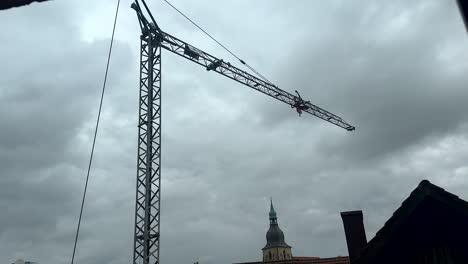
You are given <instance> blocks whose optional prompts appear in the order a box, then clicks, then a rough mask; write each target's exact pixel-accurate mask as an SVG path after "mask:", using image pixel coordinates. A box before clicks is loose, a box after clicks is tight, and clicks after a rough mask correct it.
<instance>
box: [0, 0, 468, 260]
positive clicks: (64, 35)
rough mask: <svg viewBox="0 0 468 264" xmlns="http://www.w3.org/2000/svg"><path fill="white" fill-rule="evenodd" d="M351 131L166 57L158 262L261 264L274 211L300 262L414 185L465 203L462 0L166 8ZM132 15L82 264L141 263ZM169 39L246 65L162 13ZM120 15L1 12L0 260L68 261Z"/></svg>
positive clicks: (109, 99)
mask: <svg viewBox="0 0 468 264" xmlns="http://www.w3.org/2000/svg"><path fill="white" fill-rule="evenodd" d="M172 2H173V4H174V5H176V6H177V7H179V8H180V9H182V10H183V11H184V12H186V13H187V15H189V16H190V17H191V18H192V19H194V20H195V21H197V22H198V23H199V24H200V25H201V26H203V27H204V28H205V29H206V30H207V31H208V32H210V33H211V34H213V35H214V36H215V37H216V38H218V39H219V40H220V41H221V42H222V43H223V44H225V45H226V46H228V47H229V48H230V49H232V50H233V51H234V52H235V53H236V54H238V55H239V56H240V57H242V58H243V59H244V60H245V61H247V62H248V63H249V64H250V65H252V66H253V67H255V68H256V69H257V70H258V71H260V72H261V73H262V74H264V75H266V76H267V77H268V78H269V79H270V80H272V81H273V82H274V83H276V84H277V85H278V86H279V87H281V88H283V89H285V90H287V91H290V92H293V91H294V90H296V89H297V90H299V91H300V92H301V93H302V96H303V97H304V98H305V99H308V100H311V102H312V103H314V104H316V105H318V106H321V107H323V108H325V109H327V110H328V111H331V112H333V113H335V114H337V115H339V116H341V117H343V118H344V119H345V120H346V121H348V122H349V123H351V124H352V125H355V126H356V131H354V132H347V131H345V130H344V129H341V128H339V127H336V126H333V125H331V124H329V123H327V122H325V121H322V120H320V119H318V118H315V117H313V116H310V115H306V114H304V115H302V117H300V118H299V117H298V116H297V114H296V113H295V111H294V110H292V109H291V108H290V107H289V106H287V105H285V104H283V103H281V102H278V101H275V100H273V99H271V98H269V97H266V96H265V95H263V94H261V93H258V92H256V91H254V90H251V89H249V88H247V87H244V86H242V85H241V84H238V83H236V82H233V81H232V80H230V79H227V78H225V77H223V76H220V75H217V74H214V73H211V72H206V70H205V69H203V68H202V67H200V66H198V65H195V64H193V63H191V62H189V61H185V60H184V59H182V58H180V57H177V56H176V55H173V54H170V53H168V52H165V53H164V54H163V56H164V58H163V75H162V76H163V97H164V98H163V108H164V109H163V121H162V122H163V155H162V157H163V161H162V162H163V163H162V164H163V169H162V197H163V198H162V209H161V212H162V216H161V262H162V263H165V264H166V263H167V264H179V263H193V262H195V261H199V262H200V263H203V264H215V263H216V264H217V263H233V262H244V261H257V260H261V248H262V247H263V246H264V245H265V243H266V240H265V233H266V231H267V229H268V209H269V201H268V200H269V197H270V196H272V197H273V200H274V204H275V207H276V210H277V213H278V217H279V219H278V222H279V225H280V227H281V228H282V230H283V231H284V233H285V237H286V242H287V243H288V244H289V245H291V246H292V247H293V249H292V250H293V255H296V256H319V257H333V256H338V255H347V248H346V241H345V236H344V231H343V224H342V222H341V218H340V214H339V213H340V212H341V211H348V210H356V209H362V210H363V211H364V223H365V227H366V232H367V237H368V239H370V238H372V237H373V236H374V234H375V232H376V231H377V230H378V229H380V228H381V227H382V225H383V224H384V222H385V221H386V220H387V219H388V218H389V217H390V216H391V215H392V213H393V211H394V210H395V209H396V208H398V207H399V206H400V204H401V202H402V201H403V200H404V199H405V198H406V197H407V196H408V195H409V193H410V192H411V191H412V190H413V189H414V188H415V187H416V186H417V184H418V183H419V182H420V181H421V180H422V179H428V180H430V181H431V182H433V183H435V184H437V185H439V186H441V187H443V188H445V189H446V190H448V191H450V192H452V193H455V194H457V195H458V196H460V197H461V198H462V199H465V200H468V181H467V180H466V179H467V174H468V165H467V163H466V161H467V160H468V137H467V134H466V130H467V129H468V115H467V114H466V113H467V112H468V103H467V98H468V89H467V87H466V86H467V83H468V74H467V72H468V37H467V35H466V30H465V29H464V27H463V23H462V20H461V17H460V15H459V11H458V10H457V6H456V2H455V1H443V0H437V1H436V0H431V1H430V0H424V1H411V3H409V1H390V2H388V1H370V0H369V1H307V0H302V1H286V0H284V1H272V0H256V1H251V0H240V1H228V0H223V1H219V0H218V1H214V0H211V1H208V0H198V1H187V0H185V1H184V0H173V1H172ZM130 3H131V1H130V0H122V2H121V9H120V15H119V20H118V24H117V30H116V41H115V43H114V50H113V55H112V59H111V65H110V73H109V79H108V86H107V92H106V97H105V100H104V106H103V116H102V119H101V121H102V122H101V127H100V130H99V134H98V139H97V145H96V152H95V160H94V165H93V168H92V173H91V178H90V183H89V189H88V196H87V203H86V205H85V210H84V215H83V222H82V226H81V233H80V239H79V243H78V251H77V259H76V263H80V264H98V263H109V264H124V263H125V264H128V263H131V258H132V251H133V228H134V223H133V221H134V207H135V205H134V203H135V182H136V180H135V179H136V152H137V148H136V144H137V117H138V77H139V34H140V33H139V26H138V23H137V19H136V16H135V14H134V12H133V10H132V9H130ZM148 3H149V5H150V7H151V9H152V10H153V14H154V15H155V17H156V19H157V21H158V23H159V25H160V27H161V28H162V29H163V30H165V31H167V32H169V33H171V34H173V35H175V36H177V37H179V38H181V39H183V40H185V41H187V42H189V43H192V44H193V45H195V46H197V47H199V48H201V49H203V50H204V51H206V52H209V53H211V54H213V55H216V56H218V57H220V58H223V59H224V60H225V61H226V60H227V61H231V62H232V63H233V64H235V65H239V63H238V62H237V61H235V59H233V58H232V56H230V55H229V54H228V53H226V52H225V51H224V50H222V49H221V48H219V47H218V46H217V45H216V44H215V43H214V42H213V41H211V40H210V39H209V38H207V37H206V36H204V35H203V34H202V33H201V32H200V31H199V30H198V29H196V28H195V27H194V26H193V25H191V24H189V23H188V22H187V21H186V20H185V19H184V18H183V17H181V16H180V15H179V14H177V13H176V12H175V11H174V10H172V9H171V8H170V7H169V6H168V5H166V4H165V3H164V2H163V1H161V0H151V1H148ZM115 4H116V1H115V0H112V1H111V0H100V1H94V0H68V1H58V0H55V1H52V2H49V3H43V4H33V5H30V6H27V7H23V8H18V9H11V10H6V11H2V12H0V25H1V27H0V28H1V31H0V48H1V49H0V72H1V74H0V124H1V130H0V211H1V212H0V226H1V228H0V245H1V246H0V260H1V262H2V263H11V262H13V261H14V260H15V259H17V258H24V259H26V260H30V261H37V262H39V263H40V264H61V263H69V261H70V258H71V254H72V249H73V240H74V235H75V230H76V224H77V220H78V215H79V206H80V202H81V195H82V190H83V187H84V181H85V176H86V168H87V162H88V159H89V153H90V148H91V141H92V134H93V126H94V121H95V118H96V114H97V110H98V103H99V95H100V89H101V86H102V81H103V75H104V70H105V63H106V59H107V58H106V56H107V49H108V45H109V41H110V36H111V29H112V23H113V16H114V12H115Z"/></svg>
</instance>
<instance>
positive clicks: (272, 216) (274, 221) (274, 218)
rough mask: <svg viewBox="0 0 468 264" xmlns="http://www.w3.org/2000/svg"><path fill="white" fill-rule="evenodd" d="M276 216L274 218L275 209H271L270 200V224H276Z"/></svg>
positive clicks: (271, 200) (271, 199) (271, 201)
mask: <svg viewBox="0 0 468 264" xmlns="http://www.w3.org/2000/svg"><path fill="white" fill-rule="evenodd" d="M277 219H278V218H277V216H276V211H275V208H274V207H273V198H270V224H276V223H277V222H276V220H277Z"/></svg>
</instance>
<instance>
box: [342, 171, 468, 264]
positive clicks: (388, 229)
mask: <svg viewBox="0 0 468 264" xmlns="http://www.w3.org/2000/svg"><path fill="white" fill-rule="evenodd" d="M341 215H342V218H343V225H344V229H345V236H346V241H347V244H348V252H349V255H350V257H351V264H377V263H378V264H390V263H391V264H395V263H399V264H410V263H411V264H418V263H421V264H439V263H443V264H466V263H468V202H466V201H464V200H461V199H459V198H458V196H456V195H453V194H451V193H449V192H447V191H445V190H444V189H442V188H440V187H438V186H436V185H433V184H431V183H430V182H429V181H427V180H423V181H421V183H420V184H419V185H418V187H417V188H416V189H415V190H414V191H413V192H412V193H411V195H410V196H409V197H408V198H407V199H406V200H405V201H403V203H402V204H401V206H400V208H398V209H397V210H396V211H395V212H394V213H393V215H392V217H390V219H388V221H387V222H386V223H385V225H384V226H383V227H382V228H381V229H380V230H379V231H378V232H377V234H376V235H375V237H374V238H372V239H371V240H370V241H369V243H367V242H366V238H365V233H364V225H363V222H362V212H361V211H353V212H344V213H341Z"/></svg>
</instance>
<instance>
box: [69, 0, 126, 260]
mask: <svg viewBox="0 0 468 264" xmlns="http://www.w3.org/2000/svg"><path fill="white" fill-rule="evenodd" d="M119 6H120V0H117V8H116V10H115V19H114V26H113V28H112V37H111V42H110V46H109V54H108V55H107V65H106V72H105V74H104V82H103V85H102V92H101V101H100V103H99V110H98V115H97V120H96V127H95V129H94V137H93V145H92V147H91V155H90V157H89V164H88V172H87V174H86V183H85V187H84V191H83V199H82V201H81V209H80V217H79V218H78V227H77V229H76V236H75V243H74V245H73V254H72V258H71V264H73V262H74V260H75V253H76V244H77V243H78V234H79V233H80V225H81V217H82V215H83V208H84V203H85V198H86V190H87V189H88V181H89V174H90V171H91V165H92V163H93V155H94V147H95V145H96V137H97V132H98V128H99V121H100V119H101V110H102V102H103V100H104V91H105V90H106V83H107V73H108V72H109V62H110V58H111V54H112V44H113V43H114V34H115V26H116V24H117V17H118V14H119Z"/></svg>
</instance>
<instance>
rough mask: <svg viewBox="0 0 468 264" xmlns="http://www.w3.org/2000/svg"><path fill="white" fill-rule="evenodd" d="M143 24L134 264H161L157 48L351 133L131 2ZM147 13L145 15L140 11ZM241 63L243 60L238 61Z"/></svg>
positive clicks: (332, 117) (340, 122)
mask: <svg viewBox="0 0 468 264" xmlns="http://www.w3.org/2000/svg"><path fill="white" fill-rule="evenodd" d="M131 8H132V9H134V10H135V11H136V15H137V17H138V22H139V25H140V28H141V36H140V95H139V119H138V158H137V159H138V162H137V186H136V189H137V190H136V207H135V233H134V251H133V263H134V264H150V263H155V264H159V263H160V261H159V245H160V244H159V242H160V221H159V220H160V205H161V189H160V186H161V51H162V49H165V50H167V51H170V52H172V53H174V54H177V55H179V56H181V57H183V58H185V59H187V60H189V61H191V62H194V63H196V64H198V65H200V66H203V67H205V68H206V70H207V71H213V72H216V73H218V74H221V75H223V76H226V77H228V78H229V79H232V80H234V81H237V82H239V83H241V84H243V85H245V86H248V87H250V88H252V89H254V90H257V91H259V92H261V93H264V94H266V95H268V96H270V97H273V98H275V99H277V100H279V101H281V102H283V103H286V104H288V105H290V106H291V107H292V108H295V109H296V111H297V112H298V113H299V114H301V113H303V112H305V113H309V114H311V115H314V116H316V117H318V118H321V119H323V120H325V121H327V122H329V123H332V124H334V125H336V126H338V127H341V128H344V129H346V130H348V131H353V130H354V129H355V128H354V126H352V125H350V124H348V123H346V122H345V121H344V120H343V119H342V118H341V117H339V116H337V115H334V114H332V113H330V112H328V111H326V110H324V109H322V108H320V107H318V106H316V105H313V104H312V103H310V101H305V100H303V99H302V98H301V96H300V95H299V93H298V92H297V91H296V93H297V96H295V95H293V94H291V93H288V92H286V91H284V90H282V89H280V88H278V87H277V86H276V85H274V84H272V83H270V82H269V81H265V80H263V79H260V78H257V77H256V76H253V75H251V74H249V73H247V72H246V71H243V70H241V69H239V68H237V67H235V66H233V65H231V64H230V63H229V62H225V61H224V60H222V59H218V58H216V57H214V56H213V55H211V54H209V53H207V52H204V51H202V50H200V49H198V48H196V47H194V46H192V45H190V44H188V43H187V42H185V41H183V40H180V39H179V38H176V37H174V36H173V35H171V34H169V33H166V32H164V31H162V30H161V29H160V27H159V26H158V24H157V23H156V20H155V19H154V17H153V15H152V14H151V12H150V10H149V8H148V6H147V4H146V2H145V0H141V4H140V1H138V0H135V1H134V2H133V3H132V5H131ZM143 8H144V10H146V13H147V14H148V15H149V19H150V20H148V18H147V17H146V16H145V15H144V12H143ZM241 62H242V61H241Z"/></svg>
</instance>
